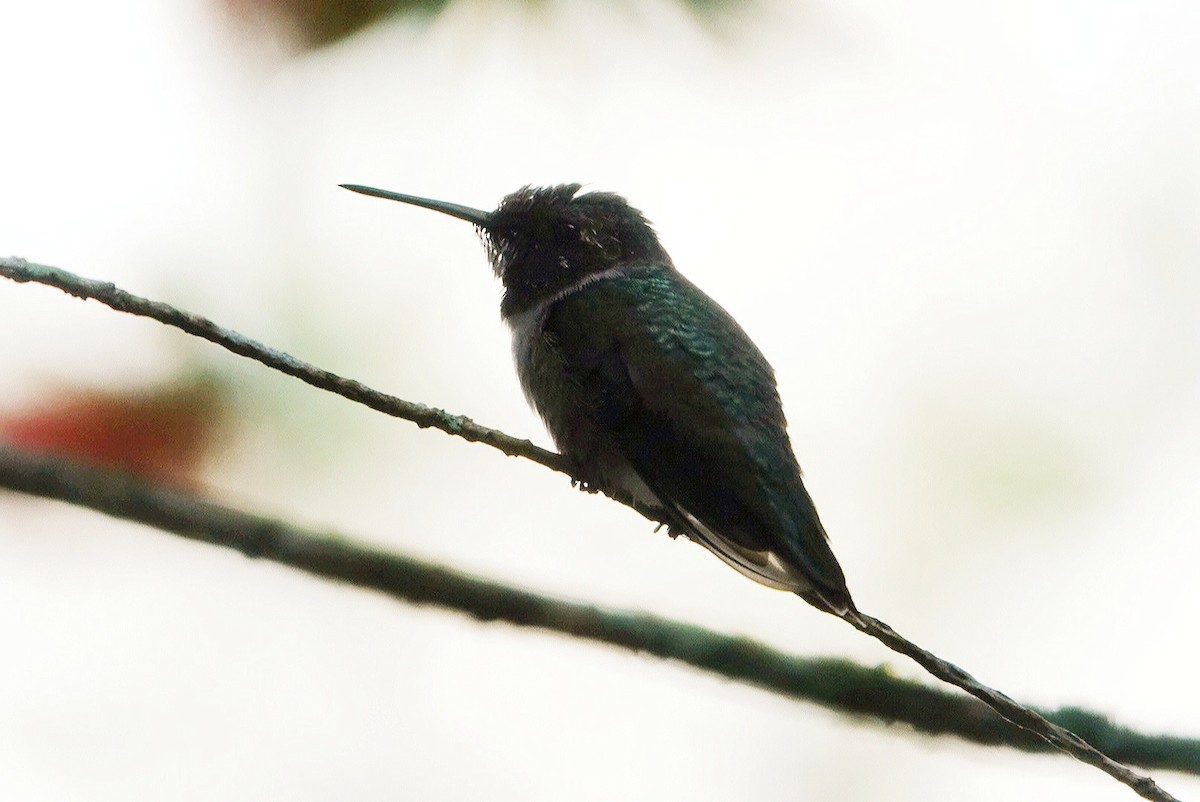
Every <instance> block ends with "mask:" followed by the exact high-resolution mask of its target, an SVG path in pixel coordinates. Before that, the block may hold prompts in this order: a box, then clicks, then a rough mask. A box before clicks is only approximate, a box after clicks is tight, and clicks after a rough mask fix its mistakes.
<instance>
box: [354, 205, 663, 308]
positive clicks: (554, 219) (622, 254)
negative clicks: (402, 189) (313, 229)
mask: <svg viewBox="0 0 1200 802" xmlns="http://www.w3.org/2000/svg"><path fill="white" fill-rule="evenodd" d="M342 186H343V187H345V188H346V189H349V190H353V191H354V192H361V193H362V194H364V195H373V196H375V197H379V198H387V199H388V200H395V201H400V202H401V203H408V204H412V205H414V206H421V207H424V208H426V209H433V210H434V211H438V212H442V213H444V214H448V215H450V216H452V217H457V218H459V219H460V220H466V221H467V222H469V223H472V224H473V225H474V226H475V227H476V228H477V229H478V230H479V232H480V234H481V235H482V236H483V239H484V242H485V244H486V245H487V249H488V259H489V260H490V261H491V263H492V269H493V270H495V271H496V275H497V276H498V277H499V279H500V281H501V282H502V283H503V284H504V300H503V301H502V302H501V304H500V313H501V314H502V315H503V316H504V317H506V318H507V317H509V316H511V315H514V314H517V313H519V312H522V311H524V310H526V309H529V308H531V307H533V306H535V305H537V304H538V303H539V302H541V301H544V300H547V299H550V298H553V297H555V296H556V295H559V294H561V293H564V292H568V291H570V290H571V289H572V288H574V287H578V286H580V285H581V284H584V283H587V281H589V280H591V279H594V278H595V277H597V276H599V275H600V274H606V273H611V272H613V271H620V270H621V269H622V268H623V267H629V266H632V265H637V264H667V265H669V264H670V263H671V257H669V256H668V255H667V252H666V251H665V250H663V247H662V245H660V244H659V242H658V235H657V234H655V233H654V229H653V228H651V227H650V223H649V221H647V220H646V218H645V217H643V216H642V213H641V212H639V211H638V210H637V209H635V208H633V207H632V206H630V205H629V203H628V202H627V201H626V200H625V199H624V198H622V197H621V196H620V195H615V194H613V193H611V192H588V193H585V194H583V195H579V194H578V192H579V189H580V185H579V184H559V185H557V186H552V187H524V188H523V189H519V190H517V191H516V192H514V193H512V194H511V195H508V196H507V197H505V198H504V200H502V201H500V205H499V206H498V207H496V210H495V211H494V212H485V211H481V210H479V209H472V208H471V207H469V206H460V205H459V204H457V203H448V202H446V201H438V200H431V199H429V198H420V197H417V196H415V195H405V194H402V193H399V192H390V191H388V190H383V189H374V188H372V187H364V186H360V185H357V184H342Z"/></svg>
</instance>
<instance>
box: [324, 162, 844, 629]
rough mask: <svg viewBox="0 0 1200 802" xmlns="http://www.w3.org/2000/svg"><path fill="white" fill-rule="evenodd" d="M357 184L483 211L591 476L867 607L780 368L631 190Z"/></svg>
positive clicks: (556, 414) (549, 407) (425, 202)
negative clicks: (837, 549) (805, 458)
mask: <svg viewBox="0 0 1200 802" xmlns="http://www.w3.org/2000/svg"><path fill="white" fill-rule="evenodd" d="M341 186H342V187H344V188H345V189H349V190H352V191H354V192H359V193H362V194H364V195H371V196H374V197H378V198H385V199H388V200H394V201H399V202H401V203H406V204H410V205H413V206H420V207H423V208H426V209H432V210H433V211H437V212H442V213H443V214H447V215H450V216H451V217H456V218H458V219H460V220H466V221H467V222H469V223H471V224H472V225H473V226H475V228H476V229H477V230H478V232H479V234H480V236H481V237H482V239H483V242H484V245H485V247H486V249H487V255H488V259H489V261H490V262H491V265H492V269H493V271H494V272H495V274H496V276H497V277H498V278H499V279H500V282H501V283H502V284H503V287H504V294H503V298H502V300H501V303H500V315H501V317H502V318H503V320H504V321H505V323H507V324H508V327H509V328H510V329H511V331H512V349H513V358H514V361H515V363H516V369H517V375H518V377H519V379H520V383H521V387H522V389H523V390H524V392H525V396H526V398H527V400H528V401H529V402H530V404H531V406H532V407H533V408H534V410H535V411H536V412H537V413H538V415H539V416H540V417H541V418H542V421H543V422H544V424H545V426H546V428H547V430H548V431H549V433H550V435H551V437H552V438H553V440H554V443H555V445H556V446H557V447H558V449H559V451H560V452H561V453H562V454H563V455H564V456H565V457H566V458H567V459H568V460H569V461H570V462H571V463H572V465H573V467H574V475H575V476H576V477H577V478H578V479H580V480H581V481H582V482H583V484H584V485H585V487H588V488H590V489H599V490H601V491H603V492H605V493H607V494H608V495H611V496H613V497H614V498H617V499H619V500H623V501H627V502H629V503H631V504H632V505H633V506H635V508H637V509H639V510H641V511H643V512H646V513H647V514H648V515H649V516H651V517H653V518H655V519H656V520H658V521H661V522H662V523H665V524H666V525H667V526H668V531H669V532H670V533H671V534H672V535H684V536H686V537H687V538H688V539H689V540H692V541H694V542H696V543H699V544H701V545H702V546H704V547H706V548H707V549H709V550H710V551H711V552H712V553H714V554H715V555H716V556H718V557H720V558H721V559H722V560H724V561H725V562H726V563H728V564H729V565H731V566H732V567H733V568H736V569H737V570H738V571H740V572H742V573H743V574H745V575H746V576H748V577H750V578H751V579H754V580H756V581H758V582H760V583H761V584H763V585H766V586H768V587H772V588H776V589H780V590H786V591H791V592H793V593H796V594H797V595H799V596H800V597H801V598H803V599H804V600H805V601H807V602H808V603H809V604H811V605H813V606H814V607H817V608H818V609H821V610H823V611H825V612H829V613H832V614H834V615H839V616H844V615H846V614H848V613H850V612H854V611H855V607H854V602H853V600H852V599H851V597H850V591H849V590H848V589H847V587H846V579H845V576H844V575H843V573H842V569H841V566H840V565H839V564H838V561H837V558H836V557H835V556H834V554H833V551H832V550H831V549H830V546H829V538H828V536H827V535H826V533H825V529H824V527H823V526H822V525H821V520H820V518H819V517H818V516H817V509H816V507H815V506H814V504H813V501H812V498H811V497H810V496H809V493H808V490H807V489H806V488H805V486H804V482H803V480H802V478H801V473H800V466H799V464H798V463H797V461H796V457H795V455H794V453H793V451H792V447H791V442H790V440H789V439H788V434H787V422H786V420H785V418H784V414H783V407H782V403H781V401H780V398H779V392H778V389H777V387H776V382H775V373H774V370H773V369H772V367H771V365H770V363H769V362H767V359H766V357H764V356H763V354H762V352H761V351H759V349H758V348H757V347H756V346H755V345H754V343H753V342H752V341H751V340H750V337H749V336H748V335H747V334H746V332H745V331H743V329H742V327H741V326H739V325H738V323H737V321H736V320H734V319H733V317H732V316H731V315H730V314H729V313H728V312H726V311H725V310H724V309H723V308H722V307H721V306H720V305H719V304H718V303H717V302H716V301H714V300H713V299H712V298H710V297H709V296H708V295H706V294H705V293H704V292H703V291H702V290H700V288H698V287H697V286H696V285H695V284H693V283H692V282H690V281H689V280H688V279H686V278H685V277H684V276H683V274H681V273H680V272H679V271H678V270H676V268H675V266H674V264H673V263H672V261H671V257H670V256H669V255H668V254H667V252H666V250H665V249H664V248H663V246H662V245H661V244H660V242H659V239H658V235H657V234H656V233H655V231H654V229H653V227H652V226H651V224H650V222H649V221H648V220H647V219H646V217H645V216H644V215H643V214H642V213H641V212H640V211H638V210H637V209H635V208H634V207H633V206H631V205H630V204H629V203H628V201H626V200H625V198H623V197H621V196H620V195H617V194H614V193H610V192H586V193H583V194H580V190H581V189H582V185H581V184H561V185H557V186H547V187H529V186H527V187H524V188H522V189H519V190H517V191H516V192H514V193H512V194H511V195H508V196H506V197H505V198H503V199H502V200H501V201H500V204H499V206H497V207H496V209H495V210H494V211H490V212H489V211H483V210H480V209H474V208H471V207H469V206H462V205H459V204H457V203H449V202H446V201H440V200H433V199H430V198H422V197H417V196H415V195H406V194H403V193H399V192H391V191H388V190H382V189H376V188H373V187H365V186H361V185H358V184H342V185H341Z"/></svg>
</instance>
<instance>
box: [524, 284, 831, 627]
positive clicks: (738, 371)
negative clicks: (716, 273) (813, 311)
mask: <svg viewBox="0 0 1200 802" xmlns="http://www.w3.org/2000/svg"><path fill="white" fill-rule="evenodd" d="M543 332H544V335H545V336H546V338H547V340H548V341H549V342H550V343H551V344H552V348H553V349H554V351H555V352H556V353H558V354H559V355H560V356H561V359H562V364H563V365H565V366H566V368H567V373H568V374H569V375H570V376H571V381H572V382H575V383H577V386H578V389H579V392H580V395H581V397H582V399H583V403H582V405H581V406H582V407H583V410H584V414H585V415H587V416H588V417H590V419H591V420H592V422H594V423H595V431H596V432H597V434H596V435H595V436H596V437H597V438H607V439H608V440H609V442H607V443H604V444H602V445H605V446H609V447H614V448H615V449H616V450H617V451H619V452H620V454H621V455H622V456H623V457H624V459H625V460H626V461H627V462H628V463H629V465H630V466H631V467H632V469H633V470H634V471H635V472H636V474H637V475H638V477H639V478H640V479H641V480H642V481H643V482H644V483H645V484H646V486H647V487H648V488H649V489H650V490H651V491H652V492H653V494H654V495H655V496H656V497H657V500H658V501H659V502H660V503H661V505H662V508H663V510H664V513H665V516H666V517H667V518H668V520H667V523H669V524H671V526H672V527H673V528H674V529H677V530H679V531H682V532H683V533H685V534H687V535H688V536H689V537H691V538H692V539H695V540H698V541H700V542H701V543H703V544H704V545H706V546H708V547H709V548H710V549H711V550H712V551H714V552H715V553H716V554H717V555H718V556H720V557H722V558H723V559H725V560H726V561H727V562H729V563H730V564H731V565H733V566H734V567H736V568H738V569H739V570H741V571H743V572H744V573H747V574H748V575H750V576H751V577H753V578H755V579H757V580H759V581H760V582H763V583H764V584H767V585H771V586H773V587H779V588H785V589H789V590H794V591H796V592H798V593H800V594H801V595H802V596H804V597H805V598H806V599H808V600H809V601H810V602H812V603H814V604H816V606H819V607H823V608H827V609H833V610H845V609H848V608H850V607H851V606H852V603H851V601H850V595H849V591H848V590H847V589H846V583H845V578H844V576H843V574H842V570H841V567H840V566H839V565H838V562H837V559H836V558H835V557H834V555H833V552H832V551H831V550H830V548H829V544H828V542H827V537H826V535H825V530H824V529H823V528H822V526H821V522H820V519H819V518H818V517H817V512H816V508H815V507H814V506H813V503H812V500H811V498H810V497H809V495H808V491H807V490H806V489H805V488H804V484H803V482H802V480H801V478H800V469H799V466H798V465H797V464H796V459H795V457H794V456H793V454H792V450H791V445H790V442H789V440H788V437H787V431H786V421H785V420H784V416H783V410H782V406H781V404H780V400H779V395H778V393H777V391H776V389H775V377H774V374H773V371H772V370H771V367H770V365H769V364H768V363H767V361H766V359H765V358H764V357H763V355H762V354H761V353H760V352H759V350H758V349H757V348H756V347H755V346H754V344H753V343H752V342H751V341H750V338H749V337H748V336H747V335H746V334H745V332H744V331H742V329H741V327H740V326H738V324H737V323H736V322H735V321H734V320H733V318H732V317H731V316H730V315H729V314H728V313H727V312H725V310H724V309H722V308H721V307H720V306H719V305H717V303H716V302H715V301H713V300H712V299H710V298H709V297H708V296H707V295H705V294H704V293H703V292H701V291H700V290H699V289H698V288H697V287H695V286H694V285H692V284H691V283H690V282H688V281H687V280H686V279H685V278H683V276H681V275H680V274H679V273H678V272H677V271H675V270H674V268H672V267H670V266H666V265H655V266H649V267H645V268H637V269H633V270H630V271H627V272H626V273H625V274H624V275H622V276H619V277H608V278H605V279H603V280H601V281H598V282H596V283H594V284H592V285H590V286H588V287H587V291H586V292H575V293H572V294H570V295H568V296H565V297H563V298H561V299H560V300H558V301H557V302H556V303H554V304H553V305H552V306H551V308H550V309H549V310H548V313H547V316H546V319H545V323H544V325H543ZM556 439H557V438H556ZM560 445H561V444H560ZM814 597H816V598H814Z"/></svg>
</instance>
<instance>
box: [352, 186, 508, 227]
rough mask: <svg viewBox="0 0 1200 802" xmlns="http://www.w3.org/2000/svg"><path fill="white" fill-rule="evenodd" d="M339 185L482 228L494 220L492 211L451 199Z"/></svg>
mask: <svg viewBox="0 0 1200 802" xmlns="http://www.w3.org/2000/svg"><path fill="white" fill-rule="evenodd" d="M338 186H339V187H341V188H342V189H348V190H350V191H351V192H358V193H360V194H362V195H372V196H374V197H376V198H383V199H385V200H394V201H400V202H401V203H408V204H411V205H413V206H420V207H422V208H424V209H433V210H434V211H435V212H441V213H442V214H448V215H450V216H451V217H457V218H458V219H459V220H466V221H467V222H468V223H473V224H475V225H477V226H480V227H481V228H487V226H488V223H490V222H491V220H492V213H491V212H485V211H483V210H481V209H472V208H471V207H470V206H463V205H461V204H458V203H450V202H449V201H440V200H434V199H433V198H420V197H417V196H416V195H405V194H404V193H403V192H390V191H388V190H386V189H376V188H375V187H364V186H363V185H361V184H338Z"/></svg>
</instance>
